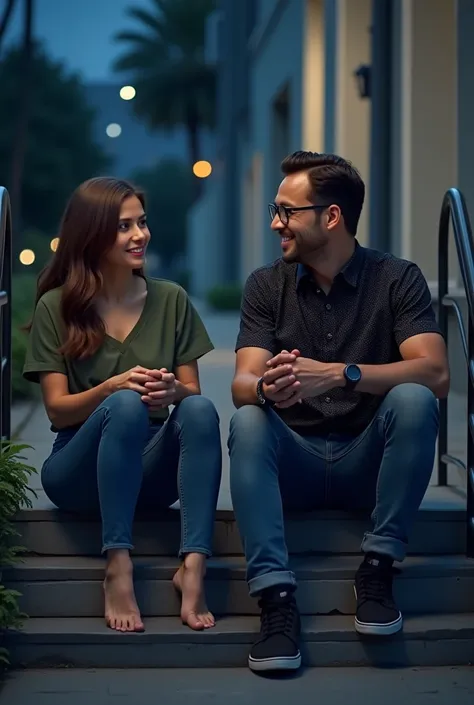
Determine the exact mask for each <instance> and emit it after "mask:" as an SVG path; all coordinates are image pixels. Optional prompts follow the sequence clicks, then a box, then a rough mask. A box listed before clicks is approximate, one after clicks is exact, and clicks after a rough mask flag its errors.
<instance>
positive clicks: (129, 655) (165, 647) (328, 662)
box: [7, 614, 474, 677]
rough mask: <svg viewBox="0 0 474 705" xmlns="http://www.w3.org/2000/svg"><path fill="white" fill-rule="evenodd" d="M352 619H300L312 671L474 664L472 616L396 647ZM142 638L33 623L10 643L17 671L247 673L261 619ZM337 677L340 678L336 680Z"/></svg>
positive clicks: (78, 624)
mask: <svg viewBox="0 0 474 705" xmlns="http://www.w3.org/2000/svg"><path fill="white" fill-rule="evenodd" d="M353 622H354V620H353V618H352V617H347V616H330V617H303V619H302V628H303V634H302V654H303V662H304V663H305V664H306V665H308V666H365V665H374V666H399V667H401V666H440V665H445V666H455V665H467V664H471V663H473V662H474V615H466V614H455V615H438V616H435V617H432V616H431V617H430V616H421V617H407V618H406V620H405V626H404V631H403V633H401V634H399V635H397V636H396V637H394V638H391V639H387V640H385V639H371V640H369V639H361V638H360V637H359V636H358V635H357V634H356V632H355V631H354V623H353ZM146 626H147V631H146V632H145V633H143V634H126V633H125V634H121V633H116V632H114V631H112V630H110V629H107V627H106V626H105V625H104V623H103V621H102V620H101V619H99V618H95V619H94V618H82V619H72V618H69V619H60V618H56V619H30V620H29V621H28V622H27V623H26V625H25V628H24V630H23V631H22V632H18V633H13V634H11V635H9V636H8V639H7V645H8V647H9V649H10V656H11V661H12V664H13V665H14V666H20V665H21V666H27V667H47V666H68V665H69V666H76V667H84V668H179V667H181V668H206V667H211V668H216V667H226V666H227V667H229V666H245V665H246V663H247V656H248V650H249V647H250V645H251V643H252V642H253V640H254V639H255V637H256V635H257V633H258V629H259V623H258V618H257V617H226V618H224V619H222V620H220V621H219V622H218V623H217V625H216V627H215V628H214V629H210V630H208V631H206V632H205V633H199V632H193V631H192V630H190V629H189V628H188V627H185V626H183V625H182V624H180V622H179V620H178V619H176V618H173V617H155V618H151V619H148V620H147V624H146ZM335 677H337V676H336V674H335Z"/></svg>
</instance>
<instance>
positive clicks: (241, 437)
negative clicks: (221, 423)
mask: <svg viewBox="0 0 474 705" xmlns="http://www.w3.org/2000/svg"><path fill="white" fill-rule="evenodd" d="M269 427H270V424H269V419H268V416H267V412H266V411H265V410H264V409H262V407H260V406H256V405H254V404H249V405H246V406H241V407H240V409H237V411H236V412H235V414H234V415H233V416H232V418H231V420H230V425H229V447H231V446H232V445H233V444H234V443H239V442H242V441H245V442H246V443H248V442H250V441H251V440H257V441H259V440H260V438H261V436H262V434H264V433H265V432H266V431H267V430H268V429H269Z"/></svg>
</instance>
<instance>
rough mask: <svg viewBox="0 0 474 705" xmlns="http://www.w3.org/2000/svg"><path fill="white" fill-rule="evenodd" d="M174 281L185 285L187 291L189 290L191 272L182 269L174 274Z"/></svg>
mask: <svg viewBox="0 0 474 705" xmlns="http://www.w3.org/2000/svg"><path fill="white" fill-rule="evenodd" d="M173 281H175V282H176V284H179V285H180V286H182V287H183V289H184V290H185V291H189V286H190V284H191V272H189V271H188V270H187V269H182V270H180V271H177V272H175V273H174V274H173Z"/></svg>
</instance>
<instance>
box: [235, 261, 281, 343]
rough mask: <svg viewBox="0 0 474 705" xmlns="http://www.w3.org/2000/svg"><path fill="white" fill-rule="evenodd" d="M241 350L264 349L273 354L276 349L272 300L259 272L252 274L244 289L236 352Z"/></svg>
mask: <svg viewBox="0 0 474 705" xmlns="http://www.w3.org/2000/svg"><path fill="white" fill-rule="evenodd" d="M241 348H263V349H264V350H268V351H269V352H271V353H272V354H273V353H274V352H275V349H276V339H275V320H274V315H273V311H272V306H271V299H270V296H269V292H267V290H266V286H265V283H264V282H263V281H261V275H260V276H259V272H258V271H257V272H252V274H251V275H250V276H249V277H248V279H247V281H246V283H245V287H244V293H243V297H242V306H241V309H240V330H239V335H238V337H237V343H236V346H235V351H236V352H237V350H240V349H241Z"/></svg>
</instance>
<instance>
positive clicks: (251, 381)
mask: <svg viewBox="0 0 474 705" xmlns="http://www.w3.org/2000/svg"><path fill="white" fill-rule="evenodd" d="M258 380H259V377H258V376H257V375H254V374H252V373H251V372H247V373H245V374H240V375H238V376H237V377H235V378H234V381H233V382H232V401H233V402H234V406H235V407H236V408H237V409H239V408H240V407H241V406H245V405H246V404H256V403H257V382H258Z"/></svg>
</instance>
